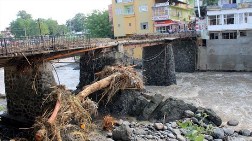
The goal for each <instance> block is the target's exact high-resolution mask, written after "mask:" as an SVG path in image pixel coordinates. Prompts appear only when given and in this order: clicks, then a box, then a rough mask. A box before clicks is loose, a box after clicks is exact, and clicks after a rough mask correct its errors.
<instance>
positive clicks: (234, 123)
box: [227, 119, 239, 126]
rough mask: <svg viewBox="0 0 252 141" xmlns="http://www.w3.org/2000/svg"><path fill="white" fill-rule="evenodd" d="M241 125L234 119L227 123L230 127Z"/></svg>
mask: <svg viewBox="0 0 252 141" xmlns="http://www.w3.org/2000/svg"><path fill="white" fill-rule="evenodd" d="M238 124H239V121H238V120H235V119H232V120H229V121H228V122H227V125H229V126H237V125H238Z"/></svg>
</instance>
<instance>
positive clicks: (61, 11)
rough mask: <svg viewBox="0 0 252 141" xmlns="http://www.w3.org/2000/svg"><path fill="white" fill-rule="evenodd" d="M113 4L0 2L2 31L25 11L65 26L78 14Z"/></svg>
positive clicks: (97, 0) (105, 0)
mask: <svg viewBox="0 0 252 141" xmlns="http://www.w3.org/2000/svg"><path fill="white" fill-rule="evenodd" d="M111 3H112V1H111V0H0V31H1V30H4V29H5V28H6V27H8V26H9V23H10V22H11V21H13V20H15V19H16V17H17V16H16V15H17V13H18V11H20V10H25V11H26V12H27V13H29V14H31V15H32V17H33V18H35V19H37V18H46V19H47V18H52V19H54V20H57V21H58V22H59V24H64V23H65V22H66V20H68V19H70V18H72V17H74V15H75V14H77V13H85V14H86V13H90V12H92V11H93V10H95V9H98V10H107V9H108V5H109V4H111Z"/></svg>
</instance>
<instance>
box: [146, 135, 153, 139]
mask: <svg viewBox="0 0 252 141" xmlns="http://www.w3.org/2000/svg"><path fill="white" fill-rule="evenodd" d="M145 137H146V138H147V139H153V138H154V137H153V136H152V135H146V136H145Z"/></svg>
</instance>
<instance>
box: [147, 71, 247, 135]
mask: <svg viewBox="0 0 252 141" xmlns="http://www.w3.org/2000/svg"><path fill="white" fill-rule="evenodd" d="M177 83H178V85H174V86H168V87H156V86H148V87H147V89H148V90H149V91H153V92H157V93H162V94H165V95H166V96H174V97H177V98H181V99H184V100H186V101H188V102H191V103H194V104H195V105H197V106H203V107H209V108H212V109H213V110H214V111H216V112H217V113H218V115H220V116H221V117H222V119H223V121H224V124H226V121H228V120H230V119H237V120H239V121H240V124H239V126H238V127H236V128H237V129H240V128H247V129H250V130H252V116H251V115H252V73H240V72H197V73H178V74H177Z"/></svg>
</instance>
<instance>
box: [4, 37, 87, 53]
mask: <svg viewBox="0 0 252 141" xmlns="http://www.w3.org/2000/svg"><path fill="white" fill-rule="evenodd" d="M85 47H90V36H89V34H82V35H74V36H33V37H21V38H0V56H8V55H9V54H17V53H41V52H45V51H46V52H53V51H59V50H67V49H73V48H85Z"/></svg>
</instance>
